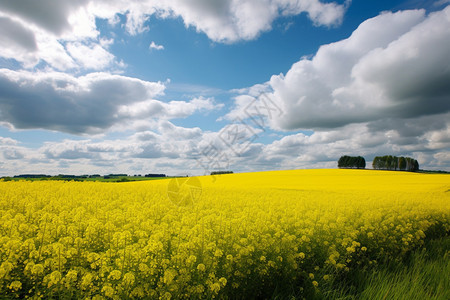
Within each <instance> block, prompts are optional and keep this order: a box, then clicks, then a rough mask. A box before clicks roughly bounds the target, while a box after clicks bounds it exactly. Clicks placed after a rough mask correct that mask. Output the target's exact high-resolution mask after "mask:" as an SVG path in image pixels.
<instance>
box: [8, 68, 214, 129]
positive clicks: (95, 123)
mask: <svg viewBox="0 0 450 300" xmlns="http://www.w3.org/2000/svg"><path fill="white" fill-rule="evenodd" d="M164 89H165V86H164V84H162V83H161V82H148V81H143V80H139V79H136V78H131V77H126V76H120V75H111V74H109V73H90V74H87V75H85V76H79V77H75V76H72V75H68V74H64V73H60V72H27V71H11V70H7V69H0V90H2V93H1V94H0V117H1V119H2V121H3V124H5V123H6V124H9V126H11V127H13V128H18V129H30V128H42V129H49V130H57V131H62V132H67V133H73V134H85V133H87V134H94V133H102V132H104V131H106V130H107V129H109V128H112V127H114V128H115V129H116V130H117V129H119V127H122V128H127V126H125V125H126V124H131V127H132V128H134V129H138V128H137V127H138V125H139V122H140V121H144V122H147V124H148V121H150V122H151V120H169V119H174V118H186V117H188V116H190V115H192V114H194V113H197V112H201V113H205V112H208V111H211V110H215V109H220V108H222V107H223V104H216V103H215V102H214V99H213V98H203V97H200V98H194V99H192V100H190V101H170V102H162V101H159V100H155V99H154V97H157V96H159V95H162V94H163V92H164Z"/></svg>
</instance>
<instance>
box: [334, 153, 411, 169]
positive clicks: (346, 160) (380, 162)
mask: <svg viewBox="0 0 450 300" xmlns="http://www.w3.org/2000/svg"><path fill="white" fill-rule="evenodd" d="M372 167H373V168H374V169H375V170H394V171H410V172H415V171H418V170H419V163H418V162H417V160H415V159H414V158H411V157H403V156H400V157H397V156H392V155H385V156H376V157H375V158H374V159H373V162H372ZM338 168H344V169H365V168H366V160H365V159H364V157H362V156H348V155H344V156H341V157H340V158H339V160H338Z"/></svg>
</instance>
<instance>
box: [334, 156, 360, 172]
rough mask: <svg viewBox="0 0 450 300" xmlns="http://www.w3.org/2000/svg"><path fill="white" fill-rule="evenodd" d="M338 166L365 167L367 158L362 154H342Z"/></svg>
mask: <svg viewBox="0 0 450 300" xmlns="http://www.w3.org/2000/svg"><path fill="white" fill-rule="evenodd" d="M338 168H349V169H365V168H366V160H365V159H364V157H362V156H348V155H344V156H341V158H339V160H338Z"/></svg>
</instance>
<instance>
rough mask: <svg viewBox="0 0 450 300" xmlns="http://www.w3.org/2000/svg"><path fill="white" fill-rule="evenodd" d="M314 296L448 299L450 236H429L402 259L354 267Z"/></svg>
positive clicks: (449, 297) (327, 297)
mask: <svg viewBox="0 0 450 300" xmlns="http://www.w3.org/2000/svg"><path fill="white" fill-rule="evenodd" d="M314 298H316V299H341V300H350V299H362V300H366V299H367V300H372V299H380V300H381V299H383V300H384V299H386V300H387V299H408V300H414V299H417V300H424V299H436V300H440V299H442V300H446V299H450V237H449V236H447V237H443V238H439V239H434V240H429V241H427V242H426V244H425V246H424V247H423V248H422V249H417V250H415V251H413V252H411V253H409V255H407V256H406V257H405V258H404V259H403V260H401V261H398V262H385V263H384V264H380V265H379V266H378V267H377V268H375V269H372V270H368V271H355V272H353V273H351V274H349V276H348V277H347V278H345V279H344V280H342V281H335V282H333V283H332V284H331V287H330V289H329V290H328V291H322V292H319V293H317V294H316V295H315V297H314Z"/></svg>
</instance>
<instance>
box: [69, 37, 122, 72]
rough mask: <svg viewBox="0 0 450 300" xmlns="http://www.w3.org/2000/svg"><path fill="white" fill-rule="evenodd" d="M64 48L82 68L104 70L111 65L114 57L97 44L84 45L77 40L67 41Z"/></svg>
mask: <svg viewBox="0 0 450 300" xmlns="http://www.w3.org/2000/svg"><path fill="white" fill-rule="evenodd" d="M66 49H67V51H68V53H69V54H70V56H71V57H72V58H74V59H75V60H76V62H77V63H78V64H80V65H81V66H82V67H83V68H84V69H90V70H104V69H106V68H107V67H109V66H111V65H112V64H113V63H114V61H115V57H114V55H112V54H111V53H109V52H108V51H107V50H106V49H105V48H103V47H102V46H100V45H99V44H95V43H91V44H90V45H85V44H82V43H79V42H74V43H69V44H67V46H66Z"/></svg>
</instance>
